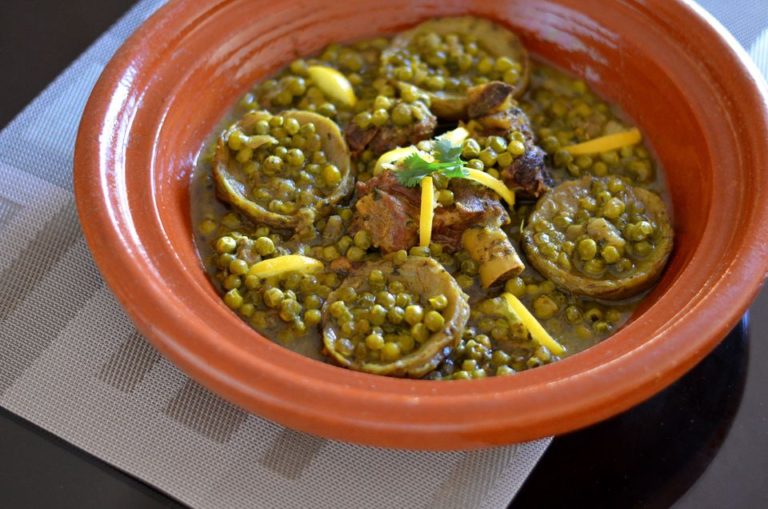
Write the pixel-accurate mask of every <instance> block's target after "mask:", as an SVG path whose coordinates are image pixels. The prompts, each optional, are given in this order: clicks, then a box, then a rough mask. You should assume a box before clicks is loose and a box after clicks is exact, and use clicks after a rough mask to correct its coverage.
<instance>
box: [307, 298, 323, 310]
mask: <svg viewBox="0 0 768 509" xmlns="http://www.w3.org/2000/svg"><path fill="white" fill-rule="evenodd" d="M322 305H323V299H321V298H320V296H318V295H315V294H310V295H307V296H306V297H304V307H305V308H307V309H320V307H322Z"/></svg>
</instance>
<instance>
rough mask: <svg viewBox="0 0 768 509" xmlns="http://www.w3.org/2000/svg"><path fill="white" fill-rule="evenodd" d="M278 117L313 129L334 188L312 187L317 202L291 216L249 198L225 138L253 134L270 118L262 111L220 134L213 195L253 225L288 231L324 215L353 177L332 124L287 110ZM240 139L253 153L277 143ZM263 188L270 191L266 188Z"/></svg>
mask: <svg viewBox="0 0 768 509" xmlns="http://www.w3.org/2000/svg"><path fill="white" fill-rule="evenodd" d="M279 115H280V116H282V117H283V119H285V120H288V119H295V120H296V121H298V123H299V125H300V126H302V127H303V126H305V125H307V124H312V125H313V126H314V130H315V132H316V133H317V134H318V135H319V136H320V141H321V147H322V150H323V152H324V153H325V156H326V158H327V160H328V162H329V163H333V164H334V165H335V166H336V168H338V171H339V174H340V180H339V183H338V184H337V185H335V186H333V187H332V188H330V189H327V190H322V189H320V188H317V187H316V188H314V189H313V190H312V192H313V193H315V195H316V197H317V200H316V201H315V202H314V203H313V204H312V205H308V206H303V207H300V208H298V207H297V208H296V210H294V211H293V212H292V213H280V212H275V211H273V210H269V209H268V208H267V206H266V205H265V204H263V203H258V202H257V201H256V200H255V199H251V198H249V194H250V192H251V190H250V189H249V188H248V180H247V178H246V176H245V175H244V172H243V166H244V163H243V162H241V161H240V160H238V158H237V157H235V154H237V155H238V156H239V152H233V151H232V150H231V142H229V141H230V140H229V138H230V136H231V135H232V134H233V133H235V132H237V133H250V132H253V131H254V130H255V127H256V124H257V123H258V122H259V121H263V120H265V119H266V118H271V117H272V116H273V115H272V114H271V113H269V112H266V111H251V112H248V113H246V114H245V115H244V116H243V117H242V118H241V119H240V120H238V121H237V122H235V123H234V124H232V125H231V126H230V127H229V128H227V129H226V130H225V131H223V132H222V134H221V136H220V137H219V140H218V143H217V146H216V153H215V157H214V161H213V171H212V173H213V181H214V184H215V186H216V194H217V196H218V197H219V198H220V199H222V200H223V201H225V202H227V203H229V204H230V205H232V206H233V207H235V208H236V209H238V210H239V211H240V212H242V213H243V214H244V215H245V216H246V217H248V218H249V219H251V220H252V221H254V222H255V223H258V224H265V225H269V226H272V227H275V228H280V229H285V230H291V229H298V228H301V227H302V226H304V225H305V224H306V223H307V222H310V223H311V222H313V221H314V220H316V219H318V218H321V217H324V216H326V215H328V214H329V213H330V211H331V210H332V207H333V205H335V204H336V203H338V202H340V201H341V200H343V199H344V198H346V197H347V196H349V195H350V194H351V193H352V190H353V187H354V180H355V177H354V174H353V170H352V164H351V159H350V155H349V149H348V147H347V144H346V142H345V141H344V137H343V135H342V134H341V131H340V130H339V127H338V126H337V125H336V123H335V122H333V121H332V120H330V119H328V118H326V117H324V116H322V115H318V114H317V113H312V112H309V111H301V110H289V111H285V112H282V113H280V114H279ZM244 138H245V141H243V142H241V143H242V146H243V147H245V149H246V150H252V151H253V150H257V149H260V148H262V147H271V146H273V145H276V144H277V140H276V139H275V138H274V137H272V136H269V135H264V134H253V135H251V136H245V137H244ZM247 162H250V160H249V161H247ZM308 163H309V161H304V163H302V164H308ZM257 171H258V170H257ZM294 185H295V186H296V187H297V188H299V187H303V186H300V184H299V183H294ZM265 189H267V191H270V192H271V190H270V189H268V188H265Z"/></svg>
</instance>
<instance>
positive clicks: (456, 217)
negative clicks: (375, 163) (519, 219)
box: [351, 171, 509, 253]
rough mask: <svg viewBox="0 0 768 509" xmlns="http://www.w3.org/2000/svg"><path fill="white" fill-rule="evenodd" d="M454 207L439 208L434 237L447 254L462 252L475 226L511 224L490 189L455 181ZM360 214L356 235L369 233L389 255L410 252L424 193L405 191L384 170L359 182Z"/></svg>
mask: <svg viewBox="0 0 768 509" xmlns="http://www.w3.org/2000/svg"><path fill="white" fill-rule="evenodd" d="M451 190H452V191H453V194H454V203H453V205H451V206H449V207H437V209H435V218H434V220H433V223H432V239H433V240H434V241H435V242H437V243H439V244H442V245H443V246H444V247H445V249H446V250H447V251H448V252H455V251H458V250H459V249H461V236H462V234H463V233H464V230H466V229H468V228H470V227H474V226H500V225H502V224H506V223H508V222H509V215H508V214H507V211H506V210H505V209H504V207H503V206H502V204H501V202H499V200H498V198H496V197H495V196H494V195H493V193H492V192H491V191H489V190H488V189H486V188H484V187H482V186H479V185H477V184H473V183H472V182H469V181H467V180H458V179H457V180H453V181H452V182H451ZM357 194H358V200H357V203H356V204H355V209H356V211H357V215H356V217H355V219H354V221H353V223H352V228H351V231H352V232H355V231H358V230H366V231H368V232H369V233H370V234H371V238H372V239H373V245H374V246H376V247H379V248H380V249H381V250H382V252H384V253H391V252H393V251H398V250H400V249H406V250H407V249H409V248H411V247H413V246H415V245H417V244H418V241H419V214H420V205H421V191H420V190H419V188H417V187H415V188H409V187H405V186H403V185H402V184H400V183H399V182H398V181H397V178H396V177H395V174H394V173H393V172H391V171H385V172H383V173H381V174H380V175H378V176H376V177H374V178H372V179H371V180H369V181H368V182H365V183H362V182H359V183H358V184H357Z"/></svg>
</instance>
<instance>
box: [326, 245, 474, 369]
mask: <svg viewBox="0 0 768 509" xmlns="http://www.w3.org/2000/svg"><path fill="white" fill-rule="evenodd" d="M393 290H394V291H393ZM397 290H401V291H397ZM387 295H390V296H393V297H394V298H396V299H397V301H396V302H395V303H394V305H389V306H388V305H387V304H388V303H387V302H386V301H387V300H388V299H389V297H387ZM401 295H408V296H409V297H410V298H411V299H412V300H410V302H409V303H407V302H403V301H401V299H405V298H404V297H401ZM389 304H392V302H390V303H389ZM398 304H403V305H402V306H399V305H398ZM393 309H396V310H395V311H394V312H393ZM398 309H399V310H403V313H402V314H401V312H400V311H399V310H398ZM469 312H470V309H469V303H468V300H467V296H466V294H464V292H463V291H462V290H461V287H460V286H459V285H458V283H457V282H456V280H455V279H454V278H453V276H451V275H450V274H449V273H448V272H447V271H446V270H445V269H444V268H443V267H442V265H440V264H439V263H438V262H436V261H435V260H433V259H432V258H424V257H413V256H411V257H408V258H407V259H406V261H405V262H404V263H402V264H399V263H397V262H396V260H395V259H394V257H392V256H389V257H387V258H385V259H383V260H380V261H377V262H369V263H367V264H365V265H363V266H361V267H360V268H359V269H357V270H355V271H354V272H352V273H350V275H349V276H348V277H347V278H346V279H345V281H344V283H343V284H342V285H341V286H340V287H339V288H338V289H337V290H335V291H334V292H332V293H331V295H330V296H329V298H328V300H327V301H326V303H325V305H324V306H323V343H324V346H325V351H324V353H325V354H326V355H328V356H329V357H331V358H332V359H333V360H334V361H336V362H337V363H338V364H339V365H341V366H343V367H346V368H350V369H353V370H357V371H363V372H366V373H372V374H377V375H389V376H399V377H413V378H419V377H422V376H424V375H426V374H428V373H430V372H431V371H433V370H434V369H436V368H437V367H438V366H439V365H440V363H441V362H442V361H443V360H444V359H445V358H446V356H447V355H449V354H450V352H451V350H452V349H453V347H455V346H456V345H457V344H458V342H459V341H460V339H461V335H462V332H463V331H464V327H465V326H466V323H467V320H468V319H469ZM438 315H439V317H438ZM350 324H351V326H350Z"/></svg>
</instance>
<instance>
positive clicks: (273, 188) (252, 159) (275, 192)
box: [227, 111, 343, 215]
mask: <svg viewBox="0 0 768 509" xmlns="http://www.w3.org/2000/svg"><path fill="white" fill-rule="evenodd" d="M248 115H249V116H253V117H255V118H258V120H257V121H256V122H255V123H254V124H253V126H252V128H251V129H249V132H244V130H243V129H242V128H238V129H233V130H231V131H230V132H229V135H228V137H227V146H228V147H229V149H230V151H231V153H232V154H233V155H234V158H235V160H236V161H237V162H238V163H240V170H241V172H242V174H243V176H244V178H245V179H246V181H247V182H248V186H249V188H250V190H251V191H250V196H249V198H250V199H251V200H253V201H254V202H255V203H258V204H259V205H261V206H262V207H264V208H266V209H267V210H269V211H270V212H274V213H277V214H286V215H291V214H294V213H295V212H296V211H297V210H299V209H300V208H303V207H309V206H312V205H314V204H315V203H316V202H317V201H318V200H319V199H322V197H323V196H325V195H328V194H331V193H332V192H333V190H334V189H335V188H336V186H338V184H339V182H341V180H342V178H343V175H342V172H341V170H340V169H339V167H338V166H336V165H335V164H334V163H333V161H331V160H329V156H328V154H326V153H325V151H323V145H322V139H321V136H320V134H319V133H318V132H317V129H316V127H315V124H313V123H311V122H307V123H305V124H301V123H300V122H299V121H298V120H296V119H295V118H290V117H284V116H283V115H271V114H269V113H267V112H263V111H259V112H251V113H248ZM264 136H271V137H273V138H274V139H276V140H277V144H274V143H263V140H264ZM262 143H263V144H262Z"/></svg>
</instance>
